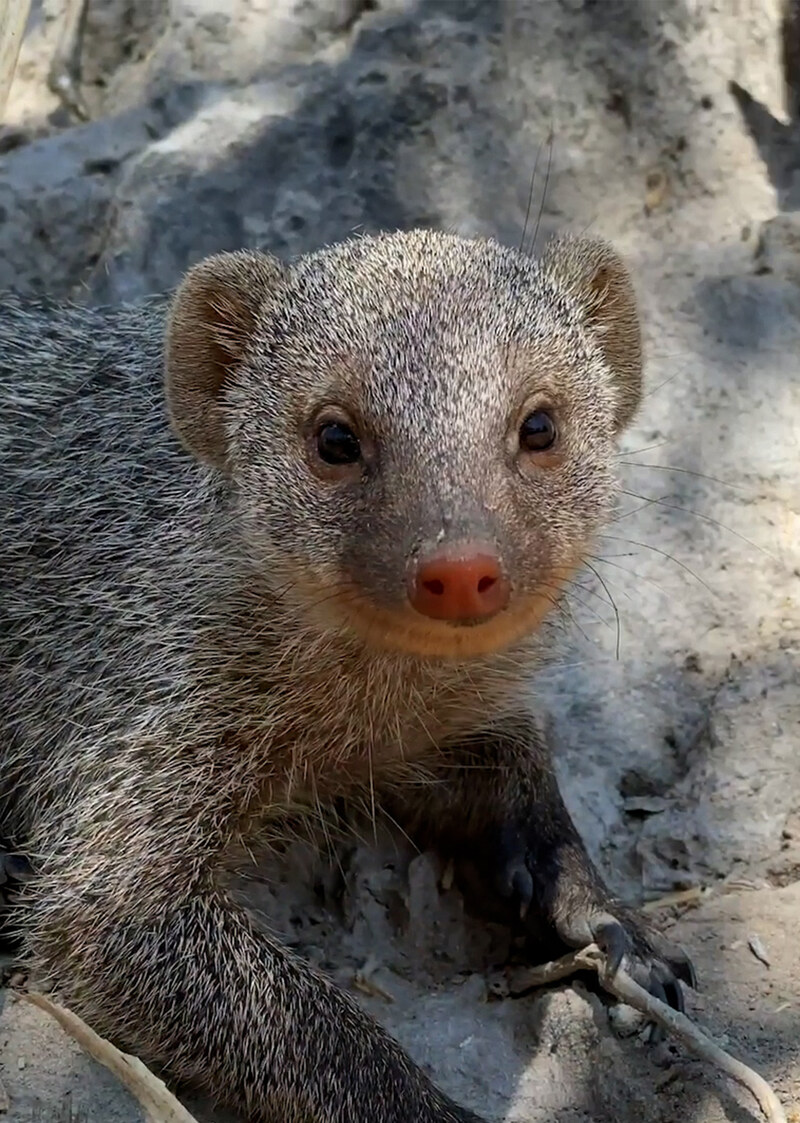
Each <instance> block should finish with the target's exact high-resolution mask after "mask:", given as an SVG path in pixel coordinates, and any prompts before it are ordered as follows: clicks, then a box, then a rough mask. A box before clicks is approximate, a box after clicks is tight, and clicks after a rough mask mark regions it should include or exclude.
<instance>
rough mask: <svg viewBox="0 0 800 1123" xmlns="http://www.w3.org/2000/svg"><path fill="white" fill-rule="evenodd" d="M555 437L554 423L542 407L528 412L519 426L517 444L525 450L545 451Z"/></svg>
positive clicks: (553, 441)
mask: <svg viewBox="0 0 800 1123" xmlns="http://www.w3.org/2000/svg"><path fill="white" fill-rule="evenodd" d="M555 439H556V423H555V421H553V419H552V417H551V416H550V414H549V413H546V412H545V411H544V410H543V409H535V410H534V411H533V413H529V414H528V416H527V417H526V418H525V420H524V421H523V422H522V424H521V425H520V428H519V445H520V448H521V449H523V451H525V452H546V451H547V450H548V449H549V448H552V447H553V445H554V444H555Z"/></svg>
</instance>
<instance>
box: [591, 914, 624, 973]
mask: <svg viewBox="0 0 800 1123" xmlns="http://www.w3.org/2000/svg"><path fill="white" fill-rule="evenodd" d="M592 935H593V936H594V939H595V942H596V943H597V945H598V947H600V948H601V949H602V950H603V951H604V952H605V955H606V962H607V963H608V970H609V973H610V974H612V975H616V973H617V971H618V970H619V969H620V965H621V964H622V961H623V959H624V958H625V956H626V955H627V954H628V952H629V951H630V939H629V938H628V934H627V932H626V931H625V929H624V928H623V927H622V925H621V924H620V923H619V921H618V920H614V919H613V917H609V918H608V919H604V920H602V921H601V922H600V923H598V924H596V925H595V926H593V928H592Z"/></svg>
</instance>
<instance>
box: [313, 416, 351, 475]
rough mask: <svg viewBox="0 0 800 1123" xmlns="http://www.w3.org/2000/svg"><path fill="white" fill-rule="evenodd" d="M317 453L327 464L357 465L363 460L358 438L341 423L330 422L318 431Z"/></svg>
mask: <svg viewBox="0 0 800 1123" xmlns="http://www.w3.org/2000/svg"><path fill="white" fill-rule="evenodd" d="M317 452H318V453H319V456H320V459H321V460H324V461H325V463H326V464H333V465H346V464H357V463H358V461H359V460H360V459H361V445H360V443H359V440H358V437H357V436H356V435H355V433H354V432H353V430H352V429H350V428H349V427H348V426H347V425H344V424H342V422H340V421H328V422H326V423H325V424H324V425H322V426H321V428H320V429H318V430H317Z"/></svg>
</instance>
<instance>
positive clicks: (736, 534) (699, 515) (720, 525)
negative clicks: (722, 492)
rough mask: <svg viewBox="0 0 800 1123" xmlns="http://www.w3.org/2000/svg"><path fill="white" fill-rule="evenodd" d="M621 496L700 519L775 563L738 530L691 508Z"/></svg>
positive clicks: (771, 556) (678, 504)
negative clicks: (650, 502)
mask: <svg viewBox="0 0 800 1123" xmlns="http://www.w3.org/2000/svg"><path fill="white" fill-rule="evenodd" d="M622 494H623V495H628V496H630V497H631V499H648V498H650V499H651V501H652V502H653V503H655V504H656V506H658V507H665V508H666V509H667V510H668V511H681V512H682V513H683V514H685V515H693V516H694V517H695V518H696V519H702V520H703V522H707V523H710V524H711V525H712V526H715V527H717V529H718V530H725V531H727V532H728V534H732V535H733V536H734V537H735V538H739V539H741V541H742V542H746V543H747V545H748V546H752V547H753V549H754V550H758V552H759V553H761V554H764V556H765V557H768V558H769V559H770V561H777V558H775V557H774V556H773V555H772V554H771V553H770V552H769V550H765V549H764V547H763V546H759V545H758V543H757V542H753V541H751V540H750V539H749V538H747V537H746V536H745V535H744V534H740V533H739V531H738V530H734V529H733V527H730V526H726V525H725V523H721V522H720V521H719V520H718V519H715V518H712V516H711V515H705V514H703V512H702V511H695V509H694V508H693V507H683V506H681V504H680V503H666V502H665V501H664V500H663V499H653V498H652V497H648V496H646V495H639V493H638V492H636V491H627V490H625V489H624V488H623V492H622Z"/></svg>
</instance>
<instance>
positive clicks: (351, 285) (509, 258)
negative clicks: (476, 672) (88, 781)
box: [167, 231, 641, 658]
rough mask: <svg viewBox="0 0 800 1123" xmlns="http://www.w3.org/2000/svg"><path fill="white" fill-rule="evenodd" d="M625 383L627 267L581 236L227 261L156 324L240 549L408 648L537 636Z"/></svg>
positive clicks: (367, 241) (184, 417)
mask: <svg viewBox="0 0 800 1123" xmlns="http://www.w3.org/2000/svg"><path fill="white" fill-rule="evenodd" d="M640 381H641V355H640V337H639V329H638V321H637V315H636V307H635V301H634V298H633V294H632V290H631V287H630V282H629V279H628V275H627V273H626V271H625V269H624V267H623V266H622V264H621V262H620V261H619V260H618V259H617V258H616V256H615V255H614V254H613V252H612V251H610V250H609V249H608V248H607V247H606V246H605V245H603V244H602V243H596V242H587V241H579V240H563V241H559V242H556V243H555V244H553V245H552V246H551V247H550V249H549V250H548V251H547V253H546V254H545V257H544V259H543V260H542V261H541V262H534V261H532V260H531V259H529V258H528V257H526V256H523V255H521V254H518V253H515V252H513V251H511V250H508V249H505V248H503V247H501V246H499V245H497V244H496V243H493V242H489V241H472V240H466V239H462V238H458V237H455V236H451V235H444V234H439V233H433V232H425V231H416V232H413V233H409V234H393V235H386V236H381V237H376V238H360V239H355V240H352V241H350V242H347V243H344V244H342V245H339V246H336V247H334V248H332V249H329V250H325V251H322V252H320V253H316V254H313V255H310V256H308V257H306V258H303V259H300V260H299V261H298V262H296V263H294V264H292V265H282V264H279V263H278V262H276V261H274V260H272V259H271V258H267V257H264V256H263V255H257V254H231V255H223V256H221V257H218V258H212V259H210V260H209V261H207V262H204V263H202V264H201V265H199V266H197V267H196V268H195V269H194V270H193V271H192V272H191V273H190V274H189V276H188V277H187V278H186V280H185V281H184V284H183V286H182V287H181V289H180V290H179V292H178V294H177V296H176V298H175V302H174V305H173V310H172V315H171V318H170V324H169V328H168V345H167V394H168V400H169V405H170V410H171V415H172V419H173V424H174V426H175V428H176V431H177V432H178V434H179V435H180V437H181V438H182V440H183V441H184V443H185V444H186V445H187V446H188V447H189V449H190V450H192V451H193V452H194V454H195V455H196V456H198V458H200V459H201V460H204V461H205V462H206V463H208V464H210V465H211V466H212V467H213V468H214V469H216V470H217V471H219V472H222V473H223V474H224V475H225V477H226V478H227V479H228V481H229V484H230V488H231V492H232V496H233V501H234V508H235V511H236V519H235V521H236V523H237V527H236V533H238V534H239V535H240V536H241V542H242V546H243V548H244V550H245V552H246V556H247V559H248V561H249V562H250V564H252V565H253V566H254V567H256V568H257V569H258V570H259V571H260V572H261V573H262V574H263V575H264V576H265V577H266V578H267V579H268V580H269V582H270V583H271V584H272V586H273V588H274V590H275V591H276V592H279V593H280V595H281V596H282V597H284V598H285V599H287V600H288V601H290V602H291V603H293V604H294V605H296V606H299V607H300V609H301V610H302V611H303V613H304V615H306V616H307V619H308V621H309V623H310V624H311V625H312V626H314V627H318V628H325V629H330V630H334V631H336V630H345V631H349V632H355V633H356V634H358V635H359V636H361V637H362V638H363V639H366V640H367V642H368V643H370V644H372V645H375V646H377V647H379V648H384V649H386V648H388V649H393V650H399V651H402V652H405V653H407V654H411V655H415V656H419V657H454V658H464V657H469V656H471V655H479V654H486V653H488V652H492V651H494V650H498V649H500V648H503V647H506V646H508V645H509V644H513V643H515V642H517V641H519V640H520V639H522V638H523V637H524V636H526V635H527V634H529V633H531V632H533V631H535V630H536V628H537V627H538V625H539V623H540V622H541V620H542V618H543V616H544V615H545V613H546V612H547V610H548V609H549V608H550V607H551V605H552V604H553V602H554V600H555V599H556V598H557V596H558V595H559V591H560V590H561V588H562V587H563V585H564V583H565V582H566V581H567V580H568V579H569V577H570V576H571V575H572V573H573V572H574V571H575V569H576V567H577V566H579V565H580V563H581V561H582V560H583V559H584V558H585V556H586V554H587V552H588V551H589V550H590V549H591V542H592V537H593V534H594V532H595V531H596V529H597V528H598V526H599V525H600V524H601V523H602V522H603V520H604V518H605V517H606V516H607V514H608V512H609V507H610V505H611V504H612V502H613V500H614V496H615V476H614V471H613V468H614V463H615V460H614V457H615V442H616V439H617V436H618V434H619V432H620V430H621V429H622V428H623V427H624V425H625V424H626V423H627V421H628V420H629V419H630V417H631V415H632V413H633V411H634V410H635V408H636V405H637V403H638V399H639V396H640ZM276 480H279V481H281V483H280V485H279V486H276V484H275V481H276Z"/></svg>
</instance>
